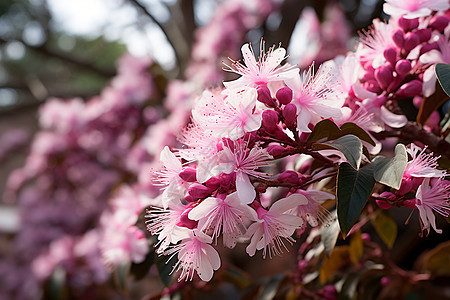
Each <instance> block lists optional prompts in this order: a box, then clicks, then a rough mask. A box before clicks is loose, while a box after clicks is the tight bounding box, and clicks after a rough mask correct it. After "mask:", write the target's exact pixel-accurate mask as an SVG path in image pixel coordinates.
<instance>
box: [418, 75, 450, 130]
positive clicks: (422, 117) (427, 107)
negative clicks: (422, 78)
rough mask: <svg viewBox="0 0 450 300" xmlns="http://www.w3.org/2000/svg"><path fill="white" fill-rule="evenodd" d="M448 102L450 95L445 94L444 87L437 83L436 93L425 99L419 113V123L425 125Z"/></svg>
mask: <svg viewBox="0 0 450 300" xmlns="http://www.w3.org/2000/svg"><path fill="white" fill-rule="evenodd" d="M447 100H448V95H446V94H445V92H444V90H443V89H442V86H441V85H440V84H439V83H438V82H436V88H435V91H434V93H433V94H432V95H431V96H429V97H426V98H424V99H423V101H422V103H421V105H420V108H419V112H418V113H417V118H416V120H417V123H419V124H422V125H423V124H425V123H426V122H427V121H428V119H429V118H430V116H431V114H432V113H433V112H435V111H436V110H437V109H438V108H439V107H441V106H442V105H443V104H444V103H445V102H447Z"/></svg>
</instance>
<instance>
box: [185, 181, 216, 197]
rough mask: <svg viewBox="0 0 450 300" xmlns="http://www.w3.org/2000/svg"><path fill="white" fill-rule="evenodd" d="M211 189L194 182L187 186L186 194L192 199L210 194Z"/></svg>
mask: <svg viewBox="0 0 450 300" xmlns="http://www.w3.org/2000/svg"><path fill="white" fill-rule="evenodd" d="M211 192H212V190H211V189H210V188H209V187H207V186H204V185H203V184H200V183H194V184H192V185H191V186H190V187H189V188H188V194H189V195H191V197H192V198H193V199H203V198H206V197H208V196H210V195H211Z"/></svg>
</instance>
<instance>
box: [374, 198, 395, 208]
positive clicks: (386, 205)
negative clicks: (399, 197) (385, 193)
mask: <svg viewBox="0 0 450 300" xmlns="http://www.w3.org/2000/svg"><path fill="white" fill-rule="evenodd" d="M375 202H376V203H377V205H378V206H379V207H380V208H381V209H389V208H391V207H392V205H391V204H389V203H388V202H386V201H384V200H380V199H377V200H375Z"/></svg>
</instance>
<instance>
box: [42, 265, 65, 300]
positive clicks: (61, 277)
mask: <svg viewBox="0 0 450 300" xmlns="http://www.w3.org/2000/svg"><path fill="white" fill-rule="evenodd" d="M65 286H66V271H65V270H64V269H63V268H61V267H57V268H56V269H55V270H54V271H53V273H52V275H51V276H50V278H49V279H48V281H47V284H46V289H45V293H44V294H45V299H49V300H60V299H64V298H65V297H64V292H65Z"/></svg>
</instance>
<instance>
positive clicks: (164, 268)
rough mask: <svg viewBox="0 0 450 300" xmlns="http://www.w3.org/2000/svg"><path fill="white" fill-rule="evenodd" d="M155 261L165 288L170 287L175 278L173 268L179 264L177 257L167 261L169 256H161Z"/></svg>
mask: <svg viewBox="0 0 450 300" xmlns="http://www.w3.org/2000/svg"><path fill="white" fill-rule="evenodd" d="M155 261H156V268H157V269H158V273H159V277H160V278H161V281H162V282H163V283H164V285H165V286H169V285H170V282H171V281H172V277H173V273H172V271H173V268H174V267H175V264H176V263H177V257H172V258H171V259H169V260H167V256H164V257H161V256H159V257H157V258H155Z"/></svg>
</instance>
